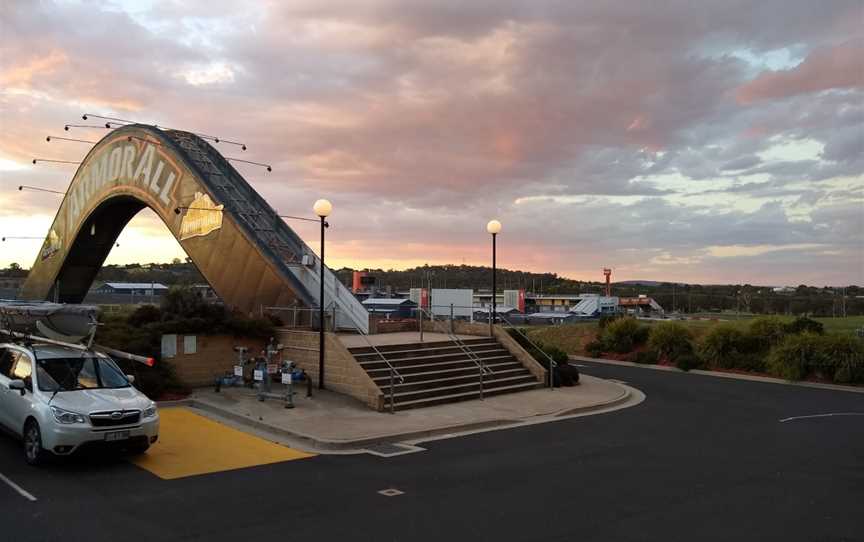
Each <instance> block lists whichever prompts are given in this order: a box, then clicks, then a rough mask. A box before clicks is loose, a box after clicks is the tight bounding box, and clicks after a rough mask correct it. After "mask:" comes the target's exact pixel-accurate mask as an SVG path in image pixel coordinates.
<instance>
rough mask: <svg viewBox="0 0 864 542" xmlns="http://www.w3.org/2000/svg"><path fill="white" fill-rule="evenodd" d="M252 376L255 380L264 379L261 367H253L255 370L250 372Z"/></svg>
mask: <svg viewBox="0 0 864 542" xmlns="http://www.w3.org/2000/svg"><path fill="white" fill-rule="evenodd" d="M252 377H253V378H254V379H255V380H256V381H258V382H261V381H263V380H264V371H262V370H261V369H255V372H254V373H252Z"/></svg>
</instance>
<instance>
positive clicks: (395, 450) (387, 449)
mask: <svg viewBox="0 0 864 542" xmlns="http://www.w3.org/2000/svg"><path fill="white" fill-rule="evenodd" d="M366 451H367V452H369V453H370V454H372V455H377V456H380V457H394V456H397V455H404V454H413V453H415V452H422V451H425V448H421V447H419V446H412V445H410V444H393V443H390V442H382V443H380V444H373V445H372V446H367V447H366Z"/></svg>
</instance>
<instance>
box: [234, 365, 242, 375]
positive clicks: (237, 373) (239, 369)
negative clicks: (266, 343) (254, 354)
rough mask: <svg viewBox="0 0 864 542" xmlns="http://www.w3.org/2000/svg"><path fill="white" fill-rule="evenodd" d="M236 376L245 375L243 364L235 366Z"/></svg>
mask: <svg viewBox="0 0 864 542" xmlns="http://www.w3.org/2000/svg"><path fill="white" fill-rule="evenodd" d="M234 376H243V366H242V365H235V366H234Z"/></svg>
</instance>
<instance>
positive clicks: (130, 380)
mask: <svg viewBox="0 0 864 542" xmlns="http://www.w3.org/2000/svg"><path fill="white" fill-rule="evenodd" d="M126 380H128V381H129V383H130V384H134V383H135V375H126Z"/></svg>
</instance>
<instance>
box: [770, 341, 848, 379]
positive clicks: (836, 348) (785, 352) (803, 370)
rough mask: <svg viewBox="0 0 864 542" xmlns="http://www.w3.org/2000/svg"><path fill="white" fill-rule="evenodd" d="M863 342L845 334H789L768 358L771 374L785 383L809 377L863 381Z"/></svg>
mask: <svg viewBox="0 0 864 542" xmlns="http://www.w3.org/2000/svg"><path fill="white" fill-rule="evenodd" d="M862 362H864V341H861V339H859V338H857V337H850V336H847V335H816V334H814V333H802V334H801V335H790V336H788V337H787V338H786V339H785V340H784V341H783V342H782V343H780V344H779V345H777V346H776V347H775V348H774V349H773V350H772V351H771V355H770V356H769V357H768V370H769V372H771V374H774V375H776V376H779V377H781V378H786V379H788V380H802V379H804V378H807V377H808V376H811V375H817V376H822V377H824V378H830V379H832V380H833V381H834V382H840V383H854V382H864V363H862Z"/></svg>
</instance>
